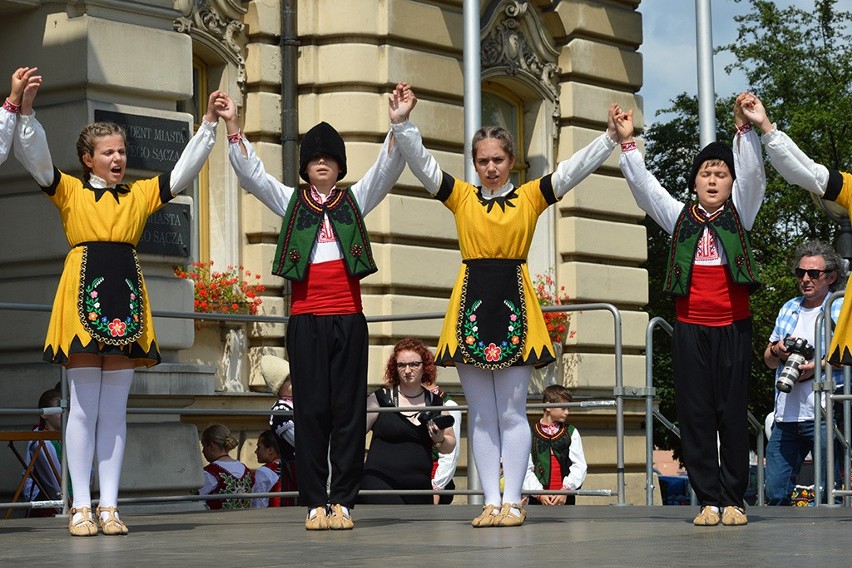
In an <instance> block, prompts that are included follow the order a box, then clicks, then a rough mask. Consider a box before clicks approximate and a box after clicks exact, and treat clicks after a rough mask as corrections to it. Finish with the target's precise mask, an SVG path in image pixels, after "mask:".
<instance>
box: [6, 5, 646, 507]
mask: <svg viewBox="0 0 852 568" xmlns="http://www.w3.org/2000/svg"><path fill="white" fill-rule="evenodd" d="M639 4H640V0H561V1H556V2H552V1H550V0H527V1H522V0H482V1H481V2H480V10H481V12H480V13H481V45H482V50H481V65H482V92H483V109H484V113H483V114H484V116H483V123H484V124H485V123H489V122H493V121H495V120H496V121H499V122H500V123H502V125H504V126H507V127H508V128H510V129H511V130H512V131H513V132H514V133H515V134H516V136H517V140H518V142H519V143H518V146H519V150H520V156H519V157H520V159H519V160H518V168H517V171H516V172H514V174H513V175H514V176H516V178H517V179H519V180H526V179H534V178H535V177H537V176H541V175H543V174H545V173H547V172H550V171H552V169H553V168H554V167H555V165H556V163H557V162H558V161H560V160H563V159H567V158H568V157H569V156H571V155H572V153H573V152H574V151H575V150H577V149H579V148H581V147H582V146H584V145H585V144H587V143H588V142H589V141H591V140H592V139H593V137H595V136H596V135H597V134H599V133H600V132H601V131H602V130H603V129H604V128H605V126H606V124H605V121H606V112H607V107H608V105H609V103H610V102H617V103H619V104H620V105H622V106H623V107H625V108H635V109H637V115H636V116H637V119H636V122H637V126H640V127H641V123H642V120H641V100H639V99H638V97H636V95H635V93H636V92H637V91H638V90H639V89H640V87H641V81H642V60H641V55H640V54H639V53H638V50H639V47H640V45H641V43H642V20H641V14H640V13H639V12H638V11H637V9H638V8H639ZM462 14H463V0H251V1H247V0H137V1H134V2H121V1H118V0H76V1H73V2H72V1H68V2H56V1H42V0H7V1H0V15H2V18H0V31H2V33H0V48H2V50H3V53H4V58H3V61H4V66H2V68H0V77H3V76H5V77H8V76H9V75H10V74H11V72H12V71H13V69H14V68H15V67H17V66H20V65H37V66H39V68H40V69H41V72H42V73H43V75H44V76H45V83H44V86H43V88H42V91H41V93H40V94H39V97H38V101H37V106H36V111H37V113H38V116H39V119H40V120H41V121H42V123H43V124H44V125H45V128H46V130H47V132H48V137H49V142H50V145H51V149H52V152H53V158H54V161H55V162H56V164H57V166H58V167H59V168H60V169H63V170H66V171H69V172H72V173H79V165H78V164H77V160H76V156H75V154H74V153H73V148H74V146H73V141H74V140H76V136H77V133H78V132H79V130H80V128H81V127H82V126H83V125H84V124H85V123H87V122H90V121H92V120H94V119H95V118H96V117H97V116H98V115H99V113H102V112H113V113H120V114H122V115H130V116H132V117H137V118H139V120H142V121H143V123H144V124H153V126H154V127H157V126H163V125H165V124H173V123H183V124H185V125H187V127H188V128H190V129H191V128H192V127H193V125H194V124H197V122H198V120H200V116H201V115H202V114H203V112H204V106H205V104H206V97H207V94H208V93H209V92H210V91H212V90H214V89H223V90H226V91H228V92H229V93H230V94H231V95H232V96H233V97H234V99H235V100H237V102H238V105H239V106H240V114H241V116H242V117H243V119H244V125H243V130H244V132H245V134H246V136H247V138H248V139H249V140H251V141H252V142H253V143H254V144H255V147H256V149H257V152H258V154H259V155H260V157H261V159H262V160H263V162H264V164H265V165H266V168H267V170H268V171H269V173H270V174H272V175H273V176H275V177H276V178H278V179H284V180H285V181H288V182H290V183H295V182H296V176H295V175H294V172H292V169H293V168H292V167H290V168H289V169H288V166H287V165H288V164H292V163H293V162H292V160H293V152H294V149H295V143H296V141H297V140H298V138H299V137H300V136H301V135H302V134H304V132H306V131H307V130H308V129H309V128H310V127H311V126H313V125H314V124H316V123H317V122H319V121H321V120H324V121H327V122H329V123H331V124H332V125H334V126H335V128H337V129H338V130H339V131H340V133H341V134H342V136H343V138H344V139H345V140H346V141H347V153H348V171H349V174H348V175H347V178H346V179H345V180H344V182H343V183H347V182H349V183H351V182H354V181H355V180H357V179H358V178H359V177H360V175H362V174H363V173H364V172H365V171H366V170H367V168H369V166H370V165H371V164H372V163H373V161H374V159H375V156H376V153H377V151H378V148H379V146H380V144H381V141H382V139H383V138H384V136H385V134H386V132H387V130H388V119H387V110H386V102H385V101H386V97H387V93H389V92H390V90H391V89H392V88H393V86H394V85H395V84H396V83H397V82H400V81H406V82H409V83H411V84H412V85H413V86H414V88H415V90H416V93H417V96H418V98H419V104H418V106H417V108H416V110H415V111H414V114H413V115H412V118H413V120H414V122H415V123H416V124H418V126H419V127H420V129H421V131H422V133H423V136H424V139H425V142H426V145H427V147H429V148H430V149H431V150H433V152H434V154H435V155H436V157H437V159H438V160H439V162H440V163H441V165H442V167H443V168H444V169H446V170H447V171H449V172H454V173H456V174H458V175H461V174H462V173H463V172H464V164H465V159H466V158H465V156H464V120H463V101H464V84H463V66H462V59H463V50H462V45H463V17H462ZM282 38H283V39H282ZM294 54H295V55H294ZM2 84H5V83H0V85H2ZM145 119H147V120H148V121H149V122H144V120H145ZM219 138H220V140H219V142H218V143H217V145H216V147H215V148H214V150H213V153H212V155H211V157H210V160H209V162H208V165H207V167H206V168H205V170H204V172H203V173H202V175H201V176H200V177H199V180H198V182H197V183H196V185H195V187H193V188H192V189H191V190H188V191H187V196H186V198H182V203H184V204H185V208H187V209H188V210H189V211H190V220H186V219H185V220H184V222H186V223H188V224H189V225H190V227H189V228H186V230H187V231H188V233H187V234H189V235H190V238H189V240H190V242H189V243H188V244H186V247H185V250H184V251H183V252H182V253H180V252H179V253H176V252H175V251H174V250H172V249H169V250H166V249H157V248H156V247H154V249H153V250H152V251H150V252H148V253H146V254H144V255H143V256H142V262H143V268H144V270H145V274H146V279H147V281H148V284H149V288H150V292H151V301H152V304H153V306H154V308H155V309H157V310H175V311H185V310H189V309H191V305H192V288H191V285H190V284H189V283H188V282H187V281H185V280H178V279H176V278H174V277H173V273H172V268H173V266H174V265H176V264H183V263H185V262H187V261H191V260H198V259H200V260H214V261H215V263H216V264H217V265H229V264H233V265H244V266H245V267H247V268H248V269H250V270H251V271H252V272H255V273H258V274H261V275H262V280H261V282H262V283H263V284H264V286H265V287H266V292H264V296H263V305H262V310H263V312H264V313H265V314H269V315H286V314H287V305H288V287H287V286H286V283H285V281H284V280H282V279H280V278H277V277H275V276H271V275H270V270H269V267H270V266H271V263H272V256H273V254H274V251H275V243H276V239H277V235H278V230H279V228H280V218H278V217H277V216H275V215H274V214H272V213H271V212H270V211H269V210H268V209H266V208H265V207H264V206H263V205H262V204H260V202H258V201H257V200H256V199H255V198H254V197H252V196H251V195H249V194H247V193H246V192H243V191H242V190H240V189H239V187H238V186H237V183H236V179H235V177H234V175H233V173H232V172H231V171H230V167H229V165H228V160H227V145H226V140H224V128H223V127H222V128H220V129H219ZM154 146H156V143H154ZM617 160H618V151H617V150H616V151H615V152H614V153H613V155H612V157H611V158H610V159H609V160H608V161H607V162H606V164H605V165H604V167H603V168H601V169H600V170H599V171H598V172H596V173H595V174H593V175H592V176H590V177H589V178H588V179H587V180H586V181H584V182H583V183H581V184H580V185H579V186H578V187H577V188H575V189H574V190H573V191H571V192H570V193H569V194H568V195H567V196H566V197H565V198H564V199H563V200H562V201H561V202H560V203H559V204H557V205H556V206H554V207H552V208H551V209H550V210H548V211H547V212H546V213H545V214H544V215H543V216H542V218H541V220H540V222H539V227H538V229H537V233H536V240H535V244H534V246H533V252H532V253H531V257H530V259H529V263H530V272H531V273H533V274H535V273H546V272H547V271H552V273H553V274H554V275H555V278H556V280H557V283H558V285H560V286H564V287H565V289H566V292H567V294H568V295H569V296H570V298H571V300H572V302H576V303H592V302H606V303H611V304H614V305H615V306H616V307H617V308H618V309H619V310H620V311H621V315H622V318H623V325H622V331H623V340H624V353H625V355H624V377H625V384H626V385H627V386H635V387H641V386H642V385H643V384H644V356H643V355H642V351H643V348H644V332H645V327H646V324H647V316H646V314H645V313H644V312H643V311H642V309H641V308H642V306H643V305H644V304H646V303H647V288H648V287H647V277H646V273H645V271H644V269H642V268H640V265H641V264H642V262H643V261H644V260H645V256H646V245H645V242H646V238H645V232H644V228H643V227H642V226H641V225H639V224H638V222H639V221H640V220H641V219H642V217H643V214H642V212H641V211H640V210H639V209H638V208H637V207H636V205H635V203H634V202H633V200H632V198H631V196H630V194H629V190H628V188H627V185H626V183H625V182H624V180H623V179H622V178H621V176H620V172H619V170H618V163H617ZM151 173H152V171H149V170H148V169H146V167H145V166H144V165H143V166H140V167H139V168H138V169H133V170H129V175H136V176H140V177H141V176H143V175H150V174H151ZM0 218H2V222H0V233H2V235H3V236H4V237H5V238H4V242H5V243H7V246H5V247H3V248H2V250H0V275H2V276H0V301H20V302H25V303H34V304H49V303H50V302H51V300H52V294H53V291H54V287H55V283H56V280H57V278H58V275H59V272H60V269H61V262H62V259H63V258H64V255H65V253H66V252H67V246H68V245H67V242H66V240H65V238H64V236H63V234H62V232H61V227H60V225H59V219H58V215H57V214H56V212H55V211H53V210H52V206H51V205H50V203H49V202H48V201H47V200H46V199H44V198H43V196H42V195H41V194H40V192H39V191H38V190H37V188H35V187H34V184H33V183H32V181H31V180H30V179H29V178H28V176H27V175H26V174H25V172H24V171H23V169H22V168H21V167H20V166H19V165H18V164H16V163H15V161H14V159H11V158H10V160H9V161H8V162H7V163H6V164H4V165H3V167H2V169H0ZM367 225H368V228H369V230H370V236H371V239H372V241H373V247H374V253H375V258H376V262H377V264H378V266H379V268H380V270H379V272H378V273H376V274H374V275H372V276H369V277H368V278H366V279H365V280H364V281H363V282H362V292H363V296H364V308H365V312H366V314H367V315H368V316H377V317H379V318H381V317H388V316H393V315H399V314H409V313H433V312H443V311H444V309H445V308H446V303H447V298H448V297H449V292H450V289H451V287H452V284H453V281H454V278H455V274H456V271H457V270H458V265H459V262H460V255H459V252H458V247H457V241H456V234H455V227H454V222H453V219H452V216H451V215H450V214H449V213H447V212H446V211H445V210H444V208H443V207H442V206H441V205H440V203H438V202H436V201H435V200H432V199H431V198H430V197H429V195H428V194H427V193H426V192H425V191H424V190H423V189H422V188H421V187H419V185H418V183H417V181H416V179H415V178H414V177H413V176H412V175H411V174H410V172H408V171H407V170H406V171H405V173H404V174H403V176H402V178H401V179H400V181H399V183H398V185H397V186H396V187H395V189H394V191H393V192H392V193H391V195H389V196H388V197H387V198H386V199H385V200H384V201H383V203H382V204H381V205H380V206H379V207H378V208H377V209H376V210H375V211H373V212H372V213H371V214H370V215H369V216H368V217H367ZM12 243H14V244H12ZM0 322H2V325H0V337H2V340H0V388H3V390H4V391H5V392H11V393H13V395H12V396H11V398H9V399H7V400H9V402H10V403H11V404H14V405H16V406H28V404H29V401H33V400H35V399H36V398H37V397H38V393H39V392H40V390H43V388H47V387H49V386H52V385H53V384H54V383H55V382H56V380H57V379H58V378H59V371H58V370H57V369H54V368H51V367H49V366H47V365H46V364H42V363H40V362H39V361H40V354H41V343H42V341H43V332H44V329H45V328H46V322H47V314H45V313H36V314H33V313H26V312H13V311H2V312H0ZM440 325H441V321H440V319H428V320H422V321H393V322H378V323H372V324H371V325H370V337H371V348H370V358H371V362H370V374H369V376H370V377H371V379H370V380H371V383H372V384H378V383H380V381H381V379H380V377H381V373H382V368H383V363H384V361H385V359H386V357H387V356H388V354H389V353H390V349H391V347H390V346H392V345H393V343H394V342H395V341H396V340H398V339H400V338H402V337H406V336H416V337H421V338H424V339H425V340H426V341H427V342H430V343H432V344H434V343H435V341H436V339H437V336H438V334H439V331H440ZM196 327H197V326H193V324H192V323H191V322H189V321H183V320H174V319H164V318H160V319H158V320H157V331H158V338H159V340H160V345H161V349H162V351H163V358H164V365H161V366H160V367H158V368H155V369H154V370H153V371H151V372H146V373H140V374H139V378H138V379H137V380H136V381H135V385H134V391H133V392H134V395H133V396H132V398H131V403H132V404H134V405H137V406H152V405H156V406H177V407H190V408H196V409H197V408H230V407H235V408H256V409H262V408H266V407H267V406H268V405H269V403H270V401H269V399H268V398H267V397H265V396H262V395H259V394H257V393H253V392H246V393H243V394H235V393H227V394H217V393H216V392H214V391H215V386H216V381H215V379H214V374H215V372H216V369H215V366H211V365H210V364H200V363H215V361H213V362H210V361H206V362H205V361H202V360H201V359H198V358H197V357H196V355H195V353H196V352H195V351H193V349H191V348H192V346H193V343H195V342H197V339H196V336H197V335H198V334H196ZM571 329H572V330H573V331H574V334H573V336H572V337H571V338H570V339H569V340H567V343H566V347H565V352H566V354H565V355H564V356H563V360H562V362H561V366H560V372H559V375H558V376H557V381H559V382H561V383H563V384H566V385H567V386H569V387H571V388H572V389H573V390H574V392H575V394H576V395H577V396H578V398H580V399H581V400H582V399H583V398H586V397H589V398H593V397H607V396H609V397H611V396H612V391H613V386H614V376H615V364H614V346H613V341H614V339H613V338H614V332H613V319H612V316H611V315H610V314H609V313H608V312H605V311H595V310H584V311H583V312H581V313H575V314H573V315H572V320H571ZM246 332H247V339H246V341H245V347H246V352H245V356H244V357H243V361H242V365H243V368H244V369H245V372H244V373H243V375H242V376H241V377H239V378H240V381H241V382H242V383H243V384H244V387H245V388H246V391H260V390H262V386H263V381H262V379H261V378H260V376H259V373H258V372H257V369H256V367H257V365H256V362H257V361H258V360H259V358H260V356H261V355H262V354H266V353H272V354H278V355H282V356H283V354H284V348H283V338H284V326H283V325H282V324H259V325H252V326H249V327H248V328H247V329H246ZM213 335H214V336H215V335H216V334H215V333H214V334H213ZM439 380H440V382H441V384H442V386H443V387H444V388H445V389H447V390H449V391H450V392H453V393H458V398H461V389H460V386H459V384H458V380H457V377H456V375H455V372H454V371H453V370H446V371H442V372H441V374H440V375H439ZM541 386H542V383H541V382H538V383H536V384H534V385H533V386H532V387H531V391H538V390H540V388H541ZM626 409H627V412H626V430H627V442H626V456H625V457H626V462H627V463H626V471H627V480H628V481H627V485H628V501H630V502H634V503H641V502H644V496H643V493H642V491H643V489H644V479H643V474H644V473H643V472H644V446H643V440H644V431H643V430H642V427H641V421H642V417H641V416H640V415H639V412H640V411H641V404H640V403H639V402H638V401H635V402H634V401H628V403H627V405H626ZM531 418H532V416H531ZM140 420H142V419H140ZM158 420H159V419H158ZM163 420H167V421H169V420H171V421H173V422H176V421H177V420H179V418H164V419H163ZM182 420H183V421H184V422H187V423H191V424H196V425H198V426H201V427H204V426H205V425H206V423H208V422H212V421H219V422H225V423H228V424H230V425H234V426H237V425H239V426H241V427H242V428H244V429H246V431H247V432H249V435H248V439H249V440H250V441H251V442H253V440H254V434H255V433H256V430H259V429H260V428H262V419H261V418H258V417H252V418H249V419H236V418H216V417H213V416H200V417H198V416H193V417H183V419H182ZM246 420H248V422H249V423H250V424H251V425H253V427H254V430H252V428H246V427H245V424H246ZM148 421H150V419H148ZM572 421H573V422H574V423H575V424H576V425H577V427H578V428H579V429H580V430H581V431H582V432H583V436H584V441H585V444H584V445H585V448H586V454H587V459H588V461H589V463H590V477H589V480H588V481H587V483H586V488H591V489H598V488H614V487H615V479H616V476H615V456H616V452H615V435H614V433H615V426H614V419H613V413H612V412H611V411H609V410H607V411H603V410H597V411H591V412H586V411H578V412H575V413H574V416H573V417H572ZM132 443H133V441H132V440H131V442H130V444H129V446H128V447H129V452H131V453H132ZM160 443H162V442H160ZM249 446H250V444H249V445H247V446H246V449H245V450H244V452H243V455H244V456H246V457H248V456H250V453H249V449H248V448H249ZM129 459H133V457H132V455H130V456H129ZM462 461H464V458H462ZM462 465H463V464H462ZM4 468H5V469H3V470H0V473H2V474H3V475H4V477H8V476H9V475H11V474H10V472H9V471H8V467H5V466H4ZM463 472H464V469H463V468H462V470H461V473H462V474H463ZM125 477H127V476H125ZM124 482H125V483H126V482H127V480H126V479H125V480H124ZM461 486H464V483H463V482H462V483H461ZM580 502H587V503H603V502H611V500H607V499H600V498H594V499H593V498H588V499H586V500H585V501H584V500H583V499H581V501H580Z"/></svg>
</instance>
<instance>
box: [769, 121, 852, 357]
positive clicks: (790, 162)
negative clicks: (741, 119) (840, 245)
mask: <svg viewBox="0 0 852 568" xmlns="http://www.w3.org/2000/svg"><path fill="white" fill-rule="evenodd" d="M763 143H764V145H765V146H766V154H767V155H768V156H769V160H770V161H771V162H772V166H773V167H774V168H775V169H776V170H778V173H779V174H781V176H782V177H783V178H784V180H785V181H786V182H787V183H789V184H791V185H798V186H799V187H802V188H804V189H806V190H808V191H809V192H811V193H813V194H814V195H816V196H817V197H820V198H822V199H824V200H826V201H833V202H835V203H837V205H839V206H840V207H842V208H843V209H845V210H846V211H847V213H848V215H849V216H850V218H852V174H850V173H848V172H841V171H838V170H835V169H830V168H827V167H826V166H824V165H822V164H818V163H816V162H814V161H813V160H812V159H811V158H810V157H809V156H807V155H806V154H805V153H804V152H802V150H801V149H800V148H799V147H798V146H797V145H796V143H795V142H793V141H792V140H791V139H790V137H789V136H787V134H785V133H784V132H782V131H780V130H778V129H777V128H776V129H774V130H772V131H771V132H768V133H766V134H764V135H763ZM850 286H852V279H850V281H849V282H848V283H847V284H846V295H847V296H848V295H849V294H850V293H852V288H850ZM827 355H828V356H827V359H828V361H829V362H830V363H832V364H833V365H852V302H844V306H843V310H842V311H841V312H840V319H839V321H838V322H837V327H835V328H834V335H832V338H831V346H830V347H829V348H828V354H827Z"/></svg>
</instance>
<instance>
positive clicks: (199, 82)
mask: <svg viewBox="0 0 852 568" xmlns="http://www.w3.org/2000/svg"><path fill="white" fill-rule="evenodd" d="M208 91H209V88H208V85H207V64H206V63H205V62H204V60H202V59H201V58H200V57H198V56H197V55H195V56H193V58H192V97H191V98H189V99H186V100H184V101H180V102H179V103H178V110H179V111H181V112H185V113H188V114H191V115H192V122H193V130H198V127H199V126H200V125H201V121H202V120H203V118H202V117H203V116H204V113H205V112H207V98H206V93H207V92H208ZM209 180H210V168H209V166H208V163H207V162H205V164H204V167H203V168H202V169H201V172H200V173H199V174H198V177H197V178H196V181H195V183H194V184H193V187H192V194H191V197H192V203H193V209H194V210H193V219H194V220H195V222H194V223H193V235H192V240H193V242H195V243H197V244H196V246H195V249H194V250H193V251H192V256H193V258H196V259H198V260H200V261H202V262H206V261H208V260H210V232H209V227H210V185H209Z"/></svg>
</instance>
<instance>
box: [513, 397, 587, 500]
mask: <svg viewBox="0 0 852 568" xmlns="http://www.w3.org/2000/svg"><path fill="white" fill-rule="evenodd" d="M572 400H573V397H572V396H571V393H570V392H569V391H568V389H567V388H565V387H563V386H562V385H550V386H549V387H547V388H546V389H544V393H543V396H542V402H544V403H557V402H571V401H572ZM567 419H568V409H567V408H545V409H544V415H543V416H542V417H541V420H539V421H538V423H536V425H535V426H533V429H532V452H531V454H530V459H529V463H528V464H527V476H526V478H524V490H525V491H537V490H551V491H557V490H576V489H579V488H580V487H581V486H582V485H583V482H584V481H585V480H586V471H587V470H588V467H587V466H586V457H585V455H584V454H583V441H582V439H581V438H580V433H579V432H578V431H577V429H576V428H574V427H573V426H571V425H570V424H566V423H565V421H566V420H567ZM575 500H576V499H575V497H574V495H536V496H531V497H530V503H531V504H534V505H535V504H541V505H573V504H574V503H575Z"/></svg>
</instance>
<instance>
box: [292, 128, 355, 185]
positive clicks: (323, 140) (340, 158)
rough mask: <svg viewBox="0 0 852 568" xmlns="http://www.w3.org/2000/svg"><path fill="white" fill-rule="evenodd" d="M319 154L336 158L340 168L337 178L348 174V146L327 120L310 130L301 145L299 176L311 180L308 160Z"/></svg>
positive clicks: (307, 180)
mask: <svg viewBox="0 0 852 568" xmlns="http://www.w3.org/2000/svg"><path fill="white" fill-rule="evenodd" d="M317 156H328V157H330V158H334V161H335V162H337V167H338V168H340V173H338V174H337V179H338V180H341V179H343V176H345V175H346V146H345V145H344V144H343V138H341V137H340V134H339V133H338V132H337V130H335V129H334V127H333V126H332V125H330V124H329V123H327V122H320V123H319V124H317V125H316V126H314V127H313V128H311V129H310V130H308V132H307V133H306V134H305V137H304V138H302V145H301V146H300V147H299V176H301V178H302V179H303V180H305V181H306V182H308V183H310V182H311V180H309V179H308V162H310V161H311V160H312V159H314V158H316V157H317Z"/></svg>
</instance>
